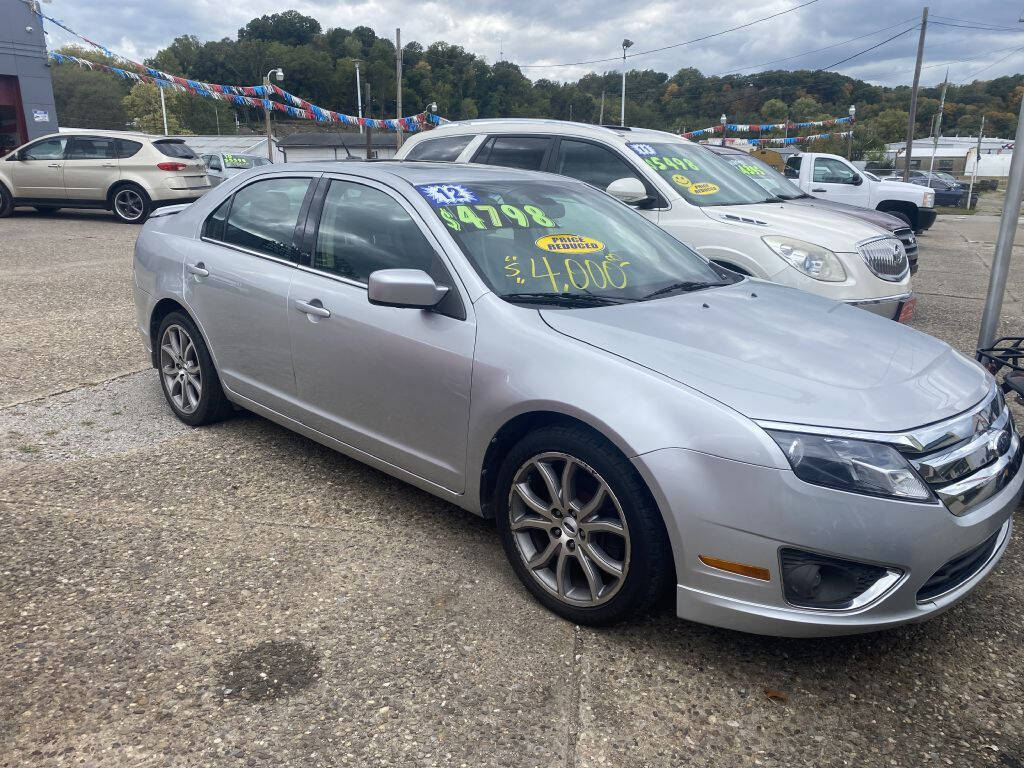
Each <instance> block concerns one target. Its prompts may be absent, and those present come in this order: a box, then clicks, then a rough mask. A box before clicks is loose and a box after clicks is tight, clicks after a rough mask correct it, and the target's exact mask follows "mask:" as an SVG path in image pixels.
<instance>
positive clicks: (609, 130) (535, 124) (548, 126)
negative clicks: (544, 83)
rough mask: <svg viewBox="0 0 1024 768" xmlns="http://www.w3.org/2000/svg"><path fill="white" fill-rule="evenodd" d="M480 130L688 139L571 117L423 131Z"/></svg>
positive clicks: (436, 134) (621, 139)
mask: <svg viewBox="0 0 1024 768" xmlns="http://www.w3.org/2000/svg"><path fill="white" fill-rule="evenodd" d="M479 133H488V134H496V133H513V134H514V133H544V134H548V135H558V136H577V137H582V138H593V139H599V140H603V141H611V142H613V143H622V144H625V143H627V142H634V141H665V140H667V139H671V140H673V141H687V139H683V137H682V136H679V135H678V134H675V133H669V132H668V131H656V130H654V129H653V128H634V127H632V126H627V127H625V128H623V127H620V126H616V125H592V124H591V123H574V122H570V121H568V120H544V119H539V118H518V117H507V118H489V119H477V120H460V121H456V122H451V123H445V124H443V125H439V126H437V127H436V128H433V129H431V130H430V131H429V132H426V133H424V134H422V136H423V140H426V139H427V138H428V137H429V138H441V137H443V136H461V135H464V134H479Z"/></svg>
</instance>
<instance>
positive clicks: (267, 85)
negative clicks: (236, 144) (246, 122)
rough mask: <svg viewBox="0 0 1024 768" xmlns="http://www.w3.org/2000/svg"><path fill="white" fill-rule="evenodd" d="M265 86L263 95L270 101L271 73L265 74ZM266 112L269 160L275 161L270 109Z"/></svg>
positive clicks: (265, 110)
mask: <svg viewBox="0 0 1024 768" xmlns="http://www.w3.org/2000/svg"><path fill="white" fill-rule="evenodd" d="M263 87H264V88H266V91H264V93H263V97H264V98H265V99H266V100H267V101H268V102H269V101H270V75H264V76H263ZM263 111H264V112H265V113H266V118H267V160H269V161H270V162H274V139H273V137H272V136H271V135H270V109H264V110H263Z"/></svg>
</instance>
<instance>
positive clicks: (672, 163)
mask: <svg viewBox="0 0 1024 768" xmlns="http://www.w3.org/2000/svg"><path fill="white" fill-rule="evenodd" d="M644 162H645V163H647V164H648V165H649V166H651V168H653V169H654V170H656V171H667V170H670V169H675V170H677V171H687V170H689V171H699V170H700V166H699V165H697V164H696V163H695V162H693V160H691V159H690V158H688V157H676V156H675V155H665V156H662V157H645V158H644Z"/></svg>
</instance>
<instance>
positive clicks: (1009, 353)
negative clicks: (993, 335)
mask: <svg viewBox="0 0 1024 768" xmlns="http://www.w3.org/2000/svg"><path fill="white" fill-rule="evenodd" d="M977 358H978V362H979V363H981V364H982V365H984V366H985V368H987V369H988V370H989V372H990V373H991V374H992V375H993V376H998V375H999V372H1000V371H1002V370H1003V368H1009V369H1010V370H1009V371H1008V372H1007V373H1006V375H1005V376H1003V383H1002V388H1003V392H1010V391H1013V392H1016V393H1017V395H1018V397H1020V398H1021V399H1022V400H1024V336H1003V337H1001V338H999V339H996V341H995V343H994V344H993V345H992V346H991V347H985V348H982V349H978V351H977Z"/></svg>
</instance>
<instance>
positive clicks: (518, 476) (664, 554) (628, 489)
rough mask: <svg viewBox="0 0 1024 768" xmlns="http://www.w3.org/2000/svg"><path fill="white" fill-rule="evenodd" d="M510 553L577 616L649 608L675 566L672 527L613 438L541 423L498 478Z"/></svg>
mask: <svg viewBox="0 0 1024 768" xmlns="http://www.w3.org/2000/svg"><path fill="white" fill-rule="evenodd" d="M496 494H497V496H496V502H497V503H496V508H497V512H496V516H497V527H498V532H499V534H500V535H501V540H502V545H503V546H504V548H505V554H506V555H507V556H508V558H509V560H510V561H511V563H512V567H513V569H514V570H515V572H516V575H517V576H519V579H520V580H521V581H522V582H523V584H524V585H525V586H526V587H527V589H529V590H530V592H532V593H533V595H534V597H536V598H537V600H538V601H540V602H541V603H542V604H543V605H544V606H546V607H547V608H548V609H550V610H551V611H553V612H554V613H557V614H558V615H559V616H562V617H564V618H566V619H568V620H569V621H572V622H574V623H577V624H587V625H591V626H600V625H606V624H612V623H615V622H619V621H622V620H624V619H627V618H630V617H631V616H634V615H636V614H640V613H644V612H647V611H649V610H650V609H651V608H652V607H653V606H654V605H655V604H656V603H657V601H658V600H659V599H660V598H661V596H662V595H663V594H665V592H666V590H667V589H668V587H669V585H670V584H671V579H672V576H673V573H674V570H673V567H672V550H671V547H670V546H669V543H668V535H667V533H666V532H665V525H664V522H663V521H662V519H661V513H660V512H659V511H658V508H657V506H656V504H655V503H654V500H653V499H652V498H651V495H650V492H649V491H648V490H647V487H646V486H645V485H644V483H643V481H642V479H641V478H640V476H639V474H638V473H637V471H636V469H635V468H634V467H633V466H632V465H631V464H630V463H629V461H628V460H627V459H626V458H625V457H624V456H623V455H622V454H621V453H620V452H619V451H618V450H616V449H615V448H614V446H612V445H610V444H609V443H608V442H607V441H606V440H604V439H603V438H601V437H600V436H598V435H595V434H593V433H591V432H589V431H588V430H586V429H584V428H582V427H579V426H575V425H571V424H564V425H553V426H550V427H544V428H542V429H540V430H538V431H536V432H533V433H531V434H529V435H527V436H526V437H525V438H523V439H522V440H521V441H520V442H519V443H518V444H517V445H516V446H514V447H513V448H512V450H511V451H510V452H509V454H508V456H507V457H506V458H505V461H504V463H503V465H502V467H501V471H500V473H499V475H498V481H497V488H496Z"/></svg>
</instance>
